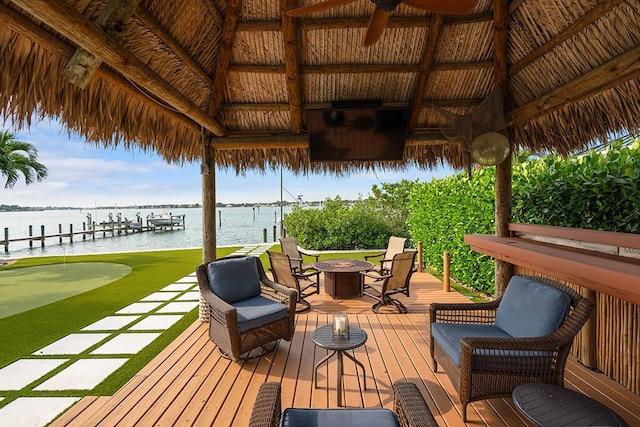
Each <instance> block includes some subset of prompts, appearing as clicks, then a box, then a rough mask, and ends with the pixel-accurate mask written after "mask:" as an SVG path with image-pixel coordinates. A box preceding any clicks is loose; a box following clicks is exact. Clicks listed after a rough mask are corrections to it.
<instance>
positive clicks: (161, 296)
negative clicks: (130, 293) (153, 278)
mask: <svg viewBox="0 0 640 427" xmlns="http://www.w3.org/2000/svg"><path fill="white" fill-rule="evenodd" d="M178 295H180V292H154V293H152V294H151V295H147V296H146V297H144V298H142V299H141V300H140V301H169V300H170V299H174V298H175V297H177V296H178Z"/></svg>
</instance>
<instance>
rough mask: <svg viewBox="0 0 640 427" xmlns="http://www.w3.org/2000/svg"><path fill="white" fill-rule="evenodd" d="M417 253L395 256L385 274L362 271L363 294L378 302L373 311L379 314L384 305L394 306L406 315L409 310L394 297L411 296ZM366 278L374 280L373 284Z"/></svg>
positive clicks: (403, 253) (402, 253) (408, 252)
mask: <svg viewBox="0 0 640 427" xmlns="http://www.w3.org/2000/svg"><path fill="white" fill-rule="evenodd" d="M416 254H417V252H416V251H406V252H401V253H399V254H396V255H394V256H393V259H392V260H391V264H390V265H389V269H385V270H384V271H383V273H382V274H381V273H376V272H372V271H362V272H360V274H361V275H362V278H363V280H364V289H363V292H362V293H363V294H364V295H367V296H369V297H372V298H375V299H377V300H378V302H377V303H376V304H374V305H373V307H371V309H372V310H373V311H374V312H375V313H377V312H378V309H379V308H380V307H382V306H383V305H394V306H395V307H396V308H397V309H398V311H399V312H400V313H406V312H407V308H406V307H405V306H404V304H403V303H401V302H400V301H398V300H397V299H395V298H392V295H396V294H404V295H406V296H407V297H408V296H409V284H410V283H411V275H412V274H413V271H414V268H413V267H414V263H415V259H416ZM366 278H371V279H373V280H374V281H373V283H367V282H366Z"/></svg>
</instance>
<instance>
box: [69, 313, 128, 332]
mask: <svg viewBox="0 0 640 427" xmlns="http://www.w3.org/2000/svg"><path fill="white" fill-rule="evenodd" d="M139 318H140V316H135V315H126V316H107V317H105V318H104V319H100V320H98V321H97V322H95V323H92V324H90V325H89V326H85V327H84V328H82V329H81V330H82V331H117V330H120V329H122V328H124V327H125V326H127V325H128V324H130V323H131V322H133V321H134V320H137V319H139Z"/></svg>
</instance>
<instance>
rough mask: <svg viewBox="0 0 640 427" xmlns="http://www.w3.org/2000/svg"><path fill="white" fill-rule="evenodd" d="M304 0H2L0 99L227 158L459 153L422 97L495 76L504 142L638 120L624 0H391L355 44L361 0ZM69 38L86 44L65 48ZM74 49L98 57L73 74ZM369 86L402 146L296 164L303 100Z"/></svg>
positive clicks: (183, 151)
mask: <svg viewBox="0 0 640 427" xmlns="http://www.w3.org/2000/svg"><path fill="white" fill-rule="evenodd" d="M443 1H445V0H443ZM314 2H318V0H300V1H297V2H296V1H293V0H281V1H276V0H244V1H241V0H229V1H227V2H226V1H223V0H187V1H182V0H180V1H176V0H142V1H139V2H138V1H136V0H111V1H109V0H68V1H64V0H16V1H6V0H5V1H3V2H2V3H1V4H0V22H1V23H2V25H0V48H1V49H0V50H1V51H2V55H1V57H0V106H2V110H1V112H2V114H3V115H4V116H5V117H8V118H9V119H10V120H12V121H13V122H14V123H19V122H28V121H29V120H30V118H31V117H32V115H33V113H34V112H37V115H39V116H45V115H46V116H59V118H60V119H61V121H62V122H63V123H64V124H66V125H67V126H68V127H69V129H72V130H74V131H77V132H79V133H80V134H82V135H84V136H85V137H86V138H87V139H88V140H89V141H92V142H94V143H96V144H98V145H104V146H111V145H114V144H123V145H125V146H133V145H137V146H139V147H141V148H142V149H144V150H157V151H158V152H159V153H160V154H161V155H162V156H163V157H164V158H166V159H167V160H169V161H172V162H181V161H185V160H186V161H190V160H195V159H198V158H200V157H201V156H202V153H203V142H204V141H206V142H211V143H212V144H213V147H214V148H215V160H216V163H217V164H218V165H221V166H223V167H225V166H226V167H232V168H235V169H236V170H239V171H242V170H245V169H247V168H269V167H272V166H277V165H279V164H285V165H286V166H288V167H290V168H291V169H293V170H297V171H305V170H308V169H310V168H312V169H319V170H332V171H344V170H347V169H349V168H353V167H356V168H358V167H370V166H375V167H394V168H395V167H402V166H403V165H407V164H409V165H417V166H419V167H432V166H435V165H438V164H439V163H441V162H448V163H450V164H451V165H453V166H454V167H461V166H463V165H464V157H463V155H462V150H461V146H460V144H459V143H456V142H450V141H449V140H447V138H445V137H444V136H443V134H442V131H441V128H447V126H449V124H448V123H447V122H446V120H445V119H444V117H443V116H442V115H441V114H439V113H438V112H437V109H438V108H440V109H444V110H447V111H450V112H454V113H457V114H465V113H469V112H471V110H472V109H473V108H474V107H475V106H477V105H478V104H479V103H480V102H481V101H482V100H483V99H484V98H485V97H486V96H487V95H488V94H489V93H490V92H491V90H492V88H494V87H495V86H497V87H499V88H501V89H502V90H503V91H504V93H506V97H505V114H506V122H507V125H508V131H509V135H510V138H511V141H512V143H513V144H514V145H515V146H516V147H519V148H527V149H532V150H534V151H540V150H553V151H556V152H559V153H569V152H571V151H574V150H578V149H583V148H586V147H587V146H588V145H589V144H591V143H593V142H595V141H596V140H598V139H600V140H602V139H606V138H607V136H608V135H609V134H610V133H612V132H631V133H636V132H638V131H640V119H639V118H640V47H639V46H640V2H639V1H638V0H627V1H621V0H602V1H598V0H513V1H507V0H495V1H492V0H480V2H479V4H478V6H477V7H476V8H475V9H474V10H473V11H472V12H471V13H470V14H468V15H463V16H444V15H437V14H429V13H427V12H424V11H421V10H418V9H415V8H411V7H408V6H406V5H404V4H402V5H400V6H399V7H398V8H397V9H396V10H395V11H394V12H393V15H392V17H391V20H390V21H389V24H388V26H387V28H386V30H385V31H384V33H383V35H382V37H381V39H380V40H379V41H378V42H377V43H376V44H374V45H373V46H371V47H367V48H365V47H363V46H362V39H363V35H364V32H365V29H366V26H367V23H368V19H369V16H370V15H371V13H372V10H373V7H374V6H373V5H372V4H371V3H370V2H369V1H366V0H358V1H355V2H354V3H351V4H349V5H347V6H341V7H339V8H335V9H332V10H330V11H326V12H321V13H318V14H315V15H313V16H311V17H303V18H290V17H288V16H287V15H286V14H283V10H288V9H291V8H293V7H296V6H300V5H304V4H309V3H314ZM110 8H111V9H110ZM111 12H113V13H112V14H111ZM79 47H81V48H84V50H86V52H88V55H85V56H84V59H72V56H74V53H76V52H77V51H78V50H79V49H78V48H79ZM77 55H78V54H77V53H76V56H77ZM87 58H88V59H87ZM87 61H89V62H91V61H93V63H94V65H95V66H97V70H96V71H95V72H89V73H88V74H87V75H86V77H85V78H84V80H83V78H82V72H83V71H84V70H85V68H87V67H86V66H84V65H81V64H86V62H87ZM68 64H71V65H70V67H69V69H68V70H69V71H70V72H69V73H66V72H65V71H64V70H65V67H67V65H68ZM79 75H80V77H78V76H79ZM70 80H71V81H76V83H77V84H79V85H81V86H82V85H84V84H86V87H85V88H80V87H78V86H77V85H76V84H72V83H70ZM368 99H379V100H381V101H382V105H383V106H403V107H408V108H410V119H409V128H408V132H409V135H408V138H407V145H406V147H405V153H404V161H403V162H396V163H390V164H389V163H384V164H378V165H376V164H367V163H348V164H337V163H323V164H318V163H312V164H310V163H309V154H308V136H307V134H306V130H305V129H306V124H305V113H304V112H305V110H306V109H310V108H319V107H327V106H329V105H330V103H331V102H333V101H344V100H368Z"/></svg>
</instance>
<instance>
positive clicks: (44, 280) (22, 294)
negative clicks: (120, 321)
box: [0, 262, 131, 319]
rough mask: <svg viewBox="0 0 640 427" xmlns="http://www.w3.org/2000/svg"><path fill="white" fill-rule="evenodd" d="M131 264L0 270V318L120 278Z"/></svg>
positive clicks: (97, 263) (84, 264) (80, 264)
mask: <svg viewBox="0 0 640 427" xmlns="http://www.w3.org/2000/svg"><path fill="white" fill-rule="evenodd" d="M130 272H131V267H129V266H128V265H124V264H116V263H112V262H78V263H67V264H50V265H42V266H37V267H25V268H16V269H13V270H4V271H0V319H2V318H3V317H8V316H11V315H14V314H17V313H22V312H23V311H27V310H31V309H33V308H36V307H40V306H43V305H46V304H49V303H52V302H55V301H59V300H62V299H65V298H68V297H70V296H73V295H77V294H81V293H83V292H87V291H90V290H92V289H95V288H98V287H100V286H104V285H106V284H107V283H111V282H113V281H114V280H117V279H120V278H121V277H124V276H126V275H127V274H129V273H130Z"/></svg>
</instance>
